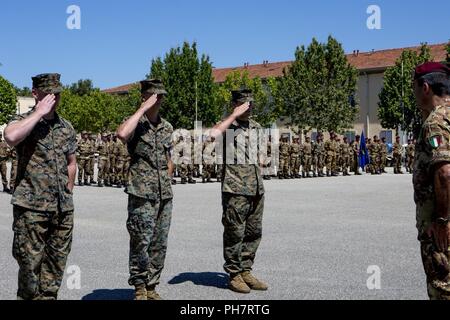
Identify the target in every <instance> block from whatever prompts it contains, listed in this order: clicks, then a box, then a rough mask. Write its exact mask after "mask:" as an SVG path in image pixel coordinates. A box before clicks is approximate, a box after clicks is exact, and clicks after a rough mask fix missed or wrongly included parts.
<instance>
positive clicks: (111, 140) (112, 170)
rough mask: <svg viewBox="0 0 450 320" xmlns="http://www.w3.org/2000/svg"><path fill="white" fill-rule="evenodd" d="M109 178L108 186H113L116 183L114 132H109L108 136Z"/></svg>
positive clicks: (115, 137) (115, 139) (115, 138)
mask: <svg viewBox="0 0 450 320" xmlns="http://www.w3.org/2000/svg"><path fill="white" fill-rule="evenodd" d="M108 140H109V144H108V148H109V180H110V186H113V185H114V184H115V183H116V180H117V177H116V155H115V154H114V150H115V148H116V143H117V136H116V135H115V134H111V135H110V136H109V139H108Z"/></svg>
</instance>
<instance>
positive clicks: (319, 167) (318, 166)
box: [312, 134, 325, 178]
mask: <svg viewBox="0 0 450 320" xmlns="http://www.w3.org/2000/svg"><path fill="white" fill-rule="evenodd" d="M312 159H313V161H312V163H313V177H314V178H315V177H317V176H318V177H323V176H324V174H323V167H324V159H325V146H324V142H323V136H322V135H321V134H318V135H317V137H316V143H314V144H313V145H312Z"/></svg>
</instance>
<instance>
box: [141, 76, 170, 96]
mask: <svg viewBox="0 0 450 320" xmlns="http://www.w3.org/2000/svg"><path fill="white" fill-rule="evenodd" d="M141 94H161V95H167V91H166V88H165V87H164V84H163V83H162V81H161V80H159V79H150V80H144V81H141Z"/></svg>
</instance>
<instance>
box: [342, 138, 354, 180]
mask: <svg viewBox="0 0 450 320" xmlns="http://www.w3.org/2000/svg"><path fill="white" fill-rule="evenodd" d="M340 154H341V166H342V174H343V175H344V176H349V175H350V173H349V168H350V165H351V163H350V159H351V157H352V149H351V146H350V145H349V143H348V138H347V137H344V141H343V142H342V143H341V145H340Z"/></svg>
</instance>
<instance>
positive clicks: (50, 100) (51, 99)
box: [35, 94, 56, 117]
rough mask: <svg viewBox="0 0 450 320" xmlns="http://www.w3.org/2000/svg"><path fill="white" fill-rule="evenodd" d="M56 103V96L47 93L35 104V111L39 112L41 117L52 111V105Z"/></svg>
mask: <svg viewBox="0 0 450 320" xmlns="http://www.w3.org/2000/svg"><path fill="white" fill-rule="evenodd" d="M55 103H56V96H55V95H54V94H48V95H46V96H45V98H44V99H42V100H41V101H39V102H38V104H37V105H36V109H35V110H36V112H38V113H39V115H40V116H41V117H43V116H46V115H48V114H49V113H50V112H52V110H53V107H54V106H55Z"/></svg>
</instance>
